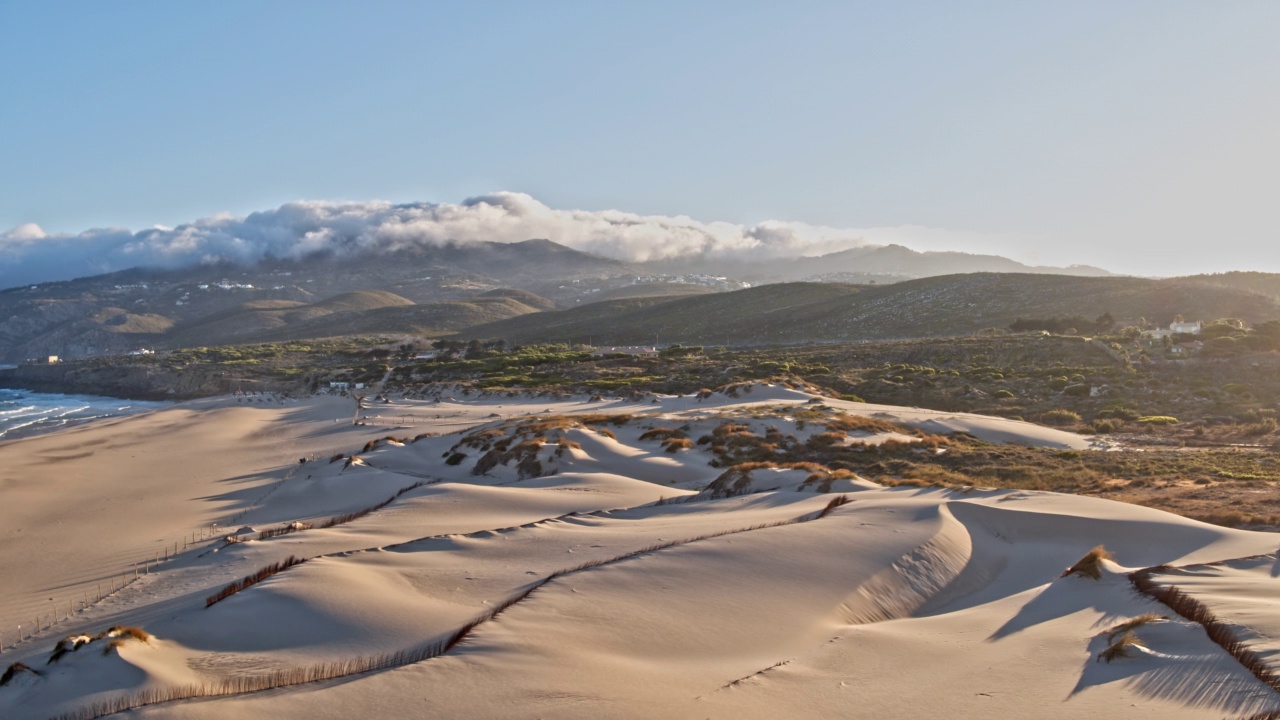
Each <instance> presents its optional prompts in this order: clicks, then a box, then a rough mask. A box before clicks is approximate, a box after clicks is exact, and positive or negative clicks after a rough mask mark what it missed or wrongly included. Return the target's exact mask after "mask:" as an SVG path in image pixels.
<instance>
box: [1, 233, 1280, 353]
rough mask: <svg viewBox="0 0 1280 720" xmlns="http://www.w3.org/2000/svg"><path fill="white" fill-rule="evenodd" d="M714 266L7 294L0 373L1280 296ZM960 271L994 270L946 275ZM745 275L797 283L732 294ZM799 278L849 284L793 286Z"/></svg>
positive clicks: (978, 276) (347, 260)
mask: <svg viewBox="0 0 1280 720" xmlns="http://www.w3.org/2000/svg"><path fill="white" fill-rule="evenodd" d="M711 262H712V261H711V260H710V259H708V258H699V259H690V260H687V261H681V262H665V263H643V264H642V263H627V262H622V261H619V260H614V259H610V258H605V257H601V256H598V255H593V254H591V253H586V252H581V251H578V250H574V249H571V248H568V247H565V246H563V245H560V244H557V243H555V242H552V241H549V240H528V241H524V242H516V243H453V244H444V245H440V246H413V247H409V248H405V249H402V250H398V251H394V252H369V253H357V254H353V255H314V256H311V257H307V258H304V259H300V260H287V259H271V260H266V261H263V262H260V263H257V264H256V265H252V266H239V265H233V264H229V263H221V264H211V265H201V266H197V267H187V268H180V269H168V270H164V269H147V268H135V269H131V270H125V271H121V272H116V273H111V274H106V275H99V276H94V277H88V278H80V279H77V280H71V281H65V282H55V283H44V284H40V285H36V286H24V287H19V288H11V289H9V290H4V291H0V362H10V363H12V362H21V361H22V360H23V359H26V358H39V357H44V356H47V355H59V356H63V357H71V358H75V357H84V356H92V355H103V354H118V353H123V352H128V351H130V350H134V349H137V348H143V347H146V348H172V347H181V346H190V345H210V344H225V343H238V342H265V341H276V340H284V339H300V338H307V337H326V336H335V335H349V334H385V335H413V336H428V337H441V336H446V335H453V334H462V335H465V336H468V337H471V336H488V337H497V336H500V335H501V334H505V335H507V336H509V338H508V339H513V340H518V341H522V342H535V341H542V340H549V339H555V338H556V337H559V338H560V339H564V338H565V337H568V336H572V337H573V338H574V339H575V340H580V341H586V340H587V339H596V340H599V341H601V342H630V341H636V342H648V341H650V340H651V339H652V337H653V335H654V334H655V333H656V334H657V335H658V337H659V338H660V339H661V340H662V341H663V342H666V341H677V339H679V341H681V342H684V341H694V342H698V341H699V338H704V337H711V338H712V339H713V340H714V341H717V342H724V341H731V342H738V341H748V342H801V341H804V340H806V339H814V340H820V339H837V338H857V337H868V338H869V337H909V336H912V335H913V334H948V333H952V334H962V333H965V332H971V331H973V330H976V329H981V328H983V327H992V326H1002V325H1005V324H1007V323H1008V322H1011V321H1012V320H1013V319H1015V318H1014V317H1013V316H1014V315H1024V316H1047V315H1055V314H1058V315H1063V314H1068V315H1077V314H1084V315H1090V314H1098V313H1102V312H1111V313H1113V314H1114V315H1116V316H1117V317H1125V316H1126V314H1129V315H1133V316H1134V317H1135V318H1136V317H1138V316H1142V317H1148V318H1152V319H1158V318H1161V317H1165V316H1169V317H1172V315H1174V314H1177V313H1182V314H1184V315H1187V316H1190V317H1197V316H1198V317H1203V318H1205V319H1209V318H1211V317H1221V316H1235V317H1242V318H1245V319H1249V320H1253V319H1269V318H1270V317H1271V313H1272V312H1273V310H1274V306H1275V304H1276V303H1277V302H1280V275H1270V276H1269V275H1266V274H1261V273H1241V274H1232V275H1229V276H1197V277H1195V278H1185V279H1181V280H1176V281H1175V280H1168V281H1161V280H1147V279H1140V278H1124V277H1118V276H1111V275H1109V273H1107V272H1106V271H1105V270H1099V269H1097V268H1088V267H1077V268H1073V269H1071V270H1072V271H1073V272H1075V273H1076V275H1075V276H1070V275H1068V274H1063V273H1064V272H1065V271H1062V270H1059V272H1058V273H1057V274H1050V272H1051V270H1052V269H1049V268H1032V269H1030V270H1033V271H1034V272H1031V271H1029V270H1028V269H1027V266H1025V265H1022V264H1021V263H1016V262H1014V261H1012V260H1009V259H1007V258H1000V257H997V256H989V255H969V254H965V253H920V252H916V251H913V250H910V249H908V248H904V247H901V246H896V245H888V246H879V247H861V248H854V249H851V250H845V251H842V252H838V253H832V254H830V255H827V256H823V257H820V258H792V259H782V260H773V261H768V262H758V261H746V260H741V259H729V260H724V261H717V262H720V264H719V265H715V266H712V265H711V264H710V263H711ZM955 268H959V269H966V270H969V269H973V268H979V269H983V270H982V272H978V273H970V274H959V275H957V274H950V275H945V276H944V275H939V274H938V273H940V272H942V271H947V270H952V269H955ZM1008 270H1020V272H1016V273H1008V272H1006V271H1008ZM738 273H741V274H738ZM921 274H922V275H925V276H926V277H923V278H919V277H914V275H921ZM748 276H749V277H752V278H756V279H755V280H753V281H752V282H755V283H757V284H758V283H759V279H758V278H760V277H765V278H766V279H781V280H784V281H787V282H788V283H789V284H788V285H784V286H773V285H767V286H764V287H756V288H751V290H749V291H746V292H736V293H726V292H722V291H724V290H727V289H729V288H733V287H741V286H742V285H743V283H742V282H740V280H741V278H743V277H748ZM726 277H727V278H728V279H725V278H726ZM795 277H801V278H821V279H824V280H827V281H831V280H849V279H853V280H854V281H855V282H854V283H853V284H837V283H833V282H826V283H805V284H802V285H796V284H795V283H793V282H791V280H792V279H793V278H795ZM873 283H874V284H873ZM693 296H696V297H693ZM597 301H599V302H597ZM557 308H562V309H565V310H564V311H556V309H557ZM1175 308H1176V309H1175ZM1202 310H1203V314H1201V312H1202ZM680 313H687V317H681V316H680V315H679V314H680ZM633 335H634V337H633ZM579 336H581V337H579ZM719 338H725V339H724V340H721V339H719ZM706 341H708V342H710V341H712V340H706Z"/></svg>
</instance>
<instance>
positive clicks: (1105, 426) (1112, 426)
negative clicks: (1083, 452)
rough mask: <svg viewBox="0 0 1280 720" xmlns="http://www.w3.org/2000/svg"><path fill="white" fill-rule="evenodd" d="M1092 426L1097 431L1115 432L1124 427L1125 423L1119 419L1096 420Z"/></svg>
mask: <svg viewBox="0 0 1280 720" xmlns="http://www.w3.org/2000/svg"><path fill="white" fill-rule="evenodd" d="M1090 427H1091V428H1092V429H1093V431H1094V432H1095V433H1113V432H1117V431H1119V430H1120V428H1122V427H1124V423H1122V422H1121V421H1119V420H1094V421H1093V424H1092V425H1091V426H1090Z"/></svg>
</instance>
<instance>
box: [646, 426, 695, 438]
mask: <svg viewBox="0 0 1280 720" xmlns="http://www.w3.org/2000/svg"><path fill="white" fill-rule="evenodd" d="M684 437H688V434H686V433H685V431H683V430H679V429H677V428H653V429H652V430H646V431H644V432H642V433H640V440H641V441H644V440H672V439H676V438H684Z"/></svg>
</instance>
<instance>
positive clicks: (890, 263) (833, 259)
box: [644, 245, 1112, 283]
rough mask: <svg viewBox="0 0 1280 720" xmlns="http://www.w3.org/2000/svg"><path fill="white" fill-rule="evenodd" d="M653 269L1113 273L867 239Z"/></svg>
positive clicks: (872, 276) (825, 274)
mask: <svg viewBox="0 0 1280 720" xmlns="http://www.w3.org/2000/svg"><path fill="white" fill-rule="evenodd" d="M644 267H645V268H647V269H650V270H652V271H654V272H663V273H673V272H691V271H696V272H709V273H713V274H721V275H729V276H732V277H738V278H742V279H745V280H751V281H756V282H786V281H792V280H816V279H830V280H835V281H841V280H843V281H849V280H853V281H855V282H863V283H868V282H877V281H878V282H879V283H883V282H896V281H900V280H910V279H915V278H922V277H931V276H935V275H953V274H957V273H975V272H1000V273H1039V274H1053V275H1081V276H1088V277H1105V276H1110V275H1111V274H1112V273H1110V272H1108V271H1106V270H1103V269H1101V268H1096V267H1090V266H1088V265H1073V266H1070V267H1065V268H1060V267H1036V266H1030V265H1024V264H1022V263H1020V262H1017V261H1014V260H1010V259H1008V258H1005V257H1000V256H998V255H974V254H970V253H962V252H917V251H915V250H912V249H910V248H906V247H903V246H901V245H868V246H865V247H857V248H852V249H849V250H842V251H840V252H834V253H830V254H827V255H820V256H816V257H798V258H778V259H771V260H734V259H708V258H697V259H693V260H686V261H680V262H671V261H666V262H660V263H649V264H646V265H645V266H644Z"/></svg>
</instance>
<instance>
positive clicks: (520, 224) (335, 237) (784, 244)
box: [0, 192, 942, 287]
mask: <svg viewBox="0 0 1280 720" xmlns="http://www.w3.org/2000/svg"><path fill="white" fill-rule="evenodd" d="M904 232H905V235H907V236H918V237H921V239H925V237H924V236H927V235H929V234H931V233H938V232H942V231H931V230H928V229H925V228H910V229H904V228H896V229H895V228H890V229H884V230H883V231H874V230H872V231H867V230H854V229H840V228H830V227H820V226H814V225H806V224H803V223H792V222H779V221H767V222H763V223H760V224H758V225H755V226H752V227H746V226H743V225H738V224H733V223H727V222H702V221H699V220H694V219H693V218H690V217H686V216H677V217H667V216H662V215H637V214H634V213H627V212H621V211H617V210H604V211H587V210H557V209H553V208H550V207H547V206H546V205H544V204H542V203H541V202H538V201H537V200H535V199H534V198H532V197H530V196H528V195H525V194H523V193H513V192H498V193H492V194H489V195H482V196H478V197H473V198H469V199H467V200H464V201H463V202H461V203H440V204H433V203H425V202H424V203H409V204H400V205H396V204H391V203H387V202H359V203H331V202H294V203H288V204H286V205H282V206H281V207H279V208H276V209H274V210H266V211H263V212H256V213H252V214H250V215H249V216H248V217H243V218H241V217H233V216H230V215H216V216H213V217H208V218H203V219H200V220H196V221H195V222H192V223H189V224H185V225H181V226H178V227H176V228H164V227H156V228H152V229H148V230H142V231H140V232H131V231H128V230H124V229H117V228H110V229H95V230H88V231H85V232H82V233H79V234H74V235H72V234H46V233H45V232H44V231H43V230H41V229H40V227H39V226H37V225H34V224H27V225H21V226H19V227H17V228H14V229H13V230H10V231H8V232H6V233H3V234H0V287H11V286H15V285H25V284H29V283H35V282H44V281H48V280H63V279H68V278H73V277H83V276H86V275H94V274H99V273H103V272H110V271H113V270H122V269H125V268H131V267H137V266H151V267H179V266H185V265H192V264H197V263H209V262H217V261H228V260H229V261H234V262H240V263H253V262H256V261H258V260H261V259H263V258H268V257H273V258H301V257H305V256H307V255H310V254H313V253H317V252H332V253H336V254H339V255H341V254H350V253H356V252H370V251H374V252H378V251H392V250H396V249H400V248H405V247H412V246H416V245H432V244H442V243H447V242H473V241H495V242H518V241H521V240H529V239H531V238H547V239H549V240H553V241H555V242H558V243H561V244H563V245H567V246H569V247H573V248H576V249H579V250H585V251H587V252H593V253H597V254H600V255H605V256H607V257H613V258H619V259H623V260H634V261H646V260H665V259H673V258H679V257H687V256H704V257H735V258H740V259H746V258H760V259H765V258H771V257H783V256H797V255H819V254H823V253H828V252H834V251H837V250H844V249H848V248H851V247H855V246H858V245H864V244H867V243H868V242H869V241H870V238H869V237H868V236H869V235H877V234H879V235H882V236H884V239H883V240H879V242H885V241H895V242H896V241H900V240H902V239H903V238H904Z"/></svg>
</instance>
